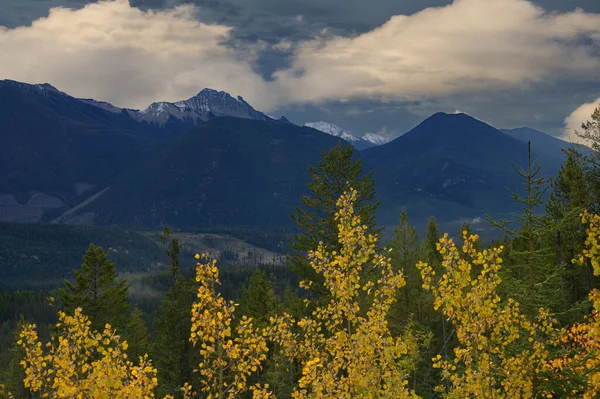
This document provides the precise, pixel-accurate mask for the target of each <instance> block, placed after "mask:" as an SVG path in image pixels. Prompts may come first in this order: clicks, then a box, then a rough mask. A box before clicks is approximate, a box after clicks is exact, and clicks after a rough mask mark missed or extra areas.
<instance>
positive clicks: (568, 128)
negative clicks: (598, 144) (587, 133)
mask: <svg viewBox="0 0 600 399" xmlns="http://www.w3.org/2000/svg"><path fill="white" fill-rule="evenodd" d="M598 107H600V98H598V99H597V100H596V101H593V102H591V103H587V104H583V105H581V106H580V107H578V108H577V109H576V110H575V111H573V112H572V113H571V115H569V116H567V118H566V119H565V128H564V130H563V135H562V137H561V138H562V139H563V140H566V141H570V142H573V143H580V144H590V143H589V142H587V140H584V139H582V138H581V137H578V136H577V135H576V134H575V131H576V130H578V131H581V124H582V123H584V122H587V121H589V120H590V119H591V116H592V113H593V112H594V110H595V109H596V108H598Z"/></svg>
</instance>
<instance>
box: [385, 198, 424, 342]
mask: <svg viewBox="0 0 600 399" xmlns="http://www.w3.org/2000/svg"><path fill="white" fill-rule="evenodd" d="M419 252H420V251H419V235H418V234H417V230H416V229H415V228H414V227H413V226H411V224H410V221H409V219H408V214H407V213H406V209H403V210H402V214H401V215H400V221H399V222H398V226H397V227H396V228H395V229H394V237H393V238H392V241H390V243H389V244H388V256H389V257H390V259H391V261H392V266H393V267H394V269H395V270H400V271H401V272H402V274H403V276H404V278H405V280H406V288H405V289H403V290H402V293H401V295H399V296H398V298H397V302H396V303H395V304H394V305H393V307H392V310H390V318H391V321H392V323H391V325H390V329H392V332H394V333H396V329H400V330H401V329H402V328H403V327H405V326H406V324H407V322H408V320H409V318H410V317H411V316H414V317H415V318H416V320H417V321H421V318H422V313H421V309H420V304H419V303H418V302H419V299H420V298H419V292H420V291H421V288H420V287H421V274H420V272H419V270H418V269H417V268H416V264H417V262H418V260H419Z"/></svg>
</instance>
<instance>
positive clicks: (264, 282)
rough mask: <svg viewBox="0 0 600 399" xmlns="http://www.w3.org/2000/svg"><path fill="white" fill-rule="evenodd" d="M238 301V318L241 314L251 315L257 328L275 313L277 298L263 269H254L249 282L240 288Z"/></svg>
mask: <svg viewBox="0 0 600 399" xmlns="http://www.w3.org/2000/svg"><path fill="white" fill-rule="evenodd" d="M239 303H240V306H239V307H238V308H237V311H238V313H239V314H240V318H241V315H244V316H248V317H252V318H253V319H254V325H255V326H256V327H257V328H263V327H265V326H266V325H267V323H268V322H269V318H270V317H271V316H274V315H275V312H276V311H277V309H278V308H279V300H278V298H277V296H276V295H275V291H273V287H272V286H271V283H270V281H269V279H268V278H267V274H266V273H265V272H264V271H262V270H261V269H258V268H257V269H256V270H255V271H254V273H253V274H252V277H251V278H250V284H249V285H248V286H247V287H243V288H242V296H241V298H240V301H239Z"/></svg>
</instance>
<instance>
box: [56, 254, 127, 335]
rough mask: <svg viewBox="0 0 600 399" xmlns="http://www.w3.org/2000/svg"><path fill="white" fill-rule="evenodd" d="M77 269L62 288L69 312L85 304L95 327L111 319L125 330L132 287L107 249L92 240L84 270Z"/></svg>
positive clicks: (113, 323) (103, 324)
mask: <svg viewBox="0 0 600 399" xmlns="http://www.w3.org/2000/svg"><path fill="white" fill-rule="evenodd" d="M74 273H75V281H74V282H70V281H68V280H66V281H65V288H62V289H60V290H59V297H60V299H61V301H62V303H63V305H64V307H65V309H66V310H67V312H69V313H71V314H72V313H73V312H74V311H75V309H76V308H77V307H82V308H83V312H84V314H85V315H86V316H88V317H89V318H90V320H91V322H92V326H93V328H94V329H97V330H102V329H103V328H104V326H105V324H107V323H108V324H110V325H111V326H112V327H113V328H115V329H116V330H117V331H121V332H124V330H125V325H126V318H127V314H128V312H129V304H128V303H127V299H128V297H129V289H128V286H127V283H126V281H125V280H124V279H120V280H119V279H118V277H119V274H118V273H117V271H116V270H115V265H114V263H113V262H112V261H111V260H110V259H108V255H107V254H106V252H104V250H103V249H102V248H101V247H96V246H94V244H90V246H89V248H88V249H87V251H86V253H85V255H84V257H83V264H82V265H81V270H75V272H74Z"/></svg>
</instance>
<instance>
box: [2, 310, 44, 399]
mask: <svg viewBox="0 0 600 399" xmlns="http://www.w3.org/2000/svg"><path fill="white" fill-rule="evenodd" d="M26 324H27V323H26V322H25V318H24V317H23V315H21V317H20V318H19V321H18V323H17V328H16V329H15V331H14V344H13V346H12V348H10V358H11V359H10V362H9V363H8V366H7V367H6V368H5V369H4V370H2V372H0V384H3V385H4V387H5V388H6V391H7V392H10V393H11V394H12V398H16V399H29V398H34V397H37V396H36V395H34V394H33V393H32V392H31V391H30V390H29V389H27V388H25V385H24V384H23V381H24V380H25V376H26V375H25V370H24V369H23V366H22V365H21V361H23V360H24V359H25V349H23V348H22V347H21V345H18V344H17V342H18V341H19V340H20V339H21V337H20V334H21V331H23V328H24V327H25V325H26ZM8 398H9V397H8V396H7V399H8ZM0 399H3V397H2V392H0Z"/></svg>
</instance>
